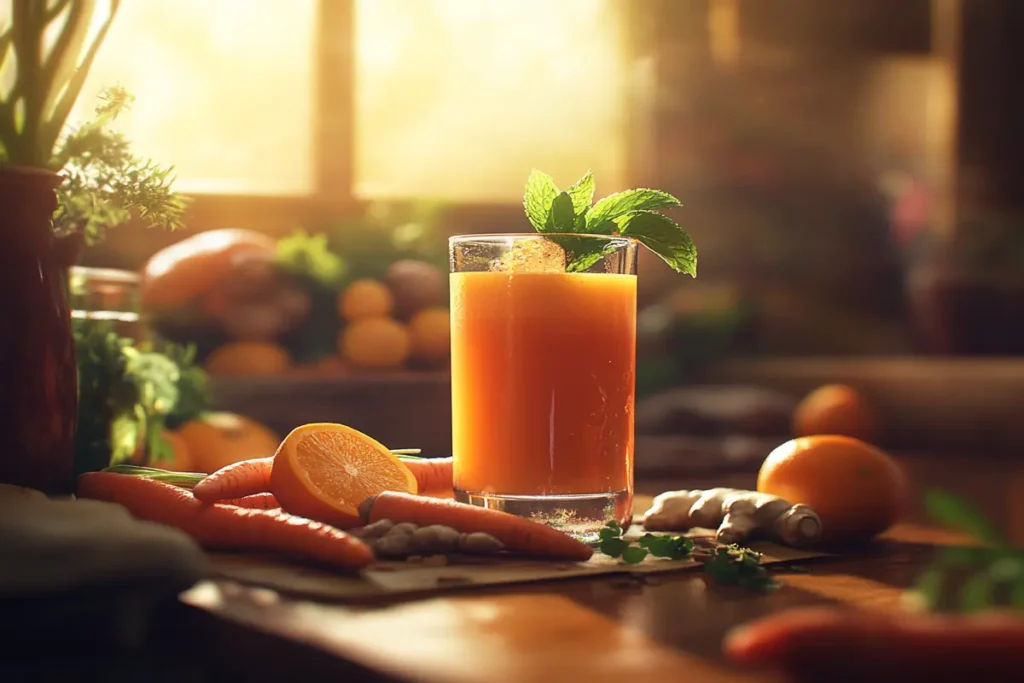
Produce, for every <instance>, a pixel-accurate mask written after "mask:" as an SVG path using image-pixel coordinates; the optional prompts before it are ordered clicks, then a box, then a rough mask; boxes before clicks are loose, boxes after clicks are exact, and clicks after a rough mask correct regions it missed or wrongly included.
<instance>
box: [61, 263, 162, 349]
mask: <svg viewBox="0 0 1024 683" xmlns="http://www.w3.org/2000/svg"><path fill="white" fill-rule="evenodd" d="M68 292H69V308H70V309H71V318H72V319H75V320H106V321H110V322H111V323H113V325H114V329H115V331H116V332H117V333H118V334H119V335H121V336H122V337H128V338H130V339H134V340H135V341H142V340H143V339H144V338H145V337H146V332H145V326H144V325H143V324H142V319H141V315H140V312H141V298H140V292H139V275H138V273H134V272H132V271H128V270H116V269H112V268H83V267H80V266H73V267H72V268H70V269H69V271H68Z"/></svg>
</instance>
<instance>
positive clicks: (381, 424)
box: [211, 372, 452, 457]
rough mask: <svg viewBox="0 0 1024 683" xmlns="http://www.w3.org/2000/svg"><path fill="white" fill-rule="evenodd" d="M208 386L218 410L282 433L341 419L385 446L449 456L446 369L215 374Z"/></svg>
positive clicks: (449, 395) (448, 382) (431, 454)
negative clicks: (342, 373) (352, 373)
mask: <svg viewBox="0 0 1024 683" xmlns="http://www.w3.org/2000/svg"><path fill="white" fill-rule="evenodd" d="M211 389H212V393H213V404H214V408H215V409H216V410H227V411H231V412H234V413H239V414H241V415H245V416H247V417H250V418H252V419H254V420H258V421H259V422H262V423H263V424H265V425H267V426H268V427H270V428H271V429H273V430H274V431H276V432H277V433H278V434H279V435H280V436H282V437H283V436H284V435H285V434H287V433H288V432H289V431H291V430H292V429H294V428H295V427H297V426H299V425H302V424H306V423H309V422H341V423H343V424H346V425H349V426H350V427H354V428H356V429H358V430H359V431H361V432H365V433H366V434H369V435H370V436H372V437H373V438H375V439H377V440H378V441H380V442H381V443H383V444H384V445H385V446H387V447H388V448H421V449H423V455H424V456H428V457H447V456H449V455H451V447H452V405H451V380H450V378H449V375H448V374H447V373H428V372H408V373H406V372H403V373H393V374H384V375H368V376H358V375H357V376H350V377H340V378H339V377H323V378H319V377H312V378H307V377H301V378H300V377H261V378H244V379H225V378H217V379H214V380H213V381H212V382H211Z"/></svg>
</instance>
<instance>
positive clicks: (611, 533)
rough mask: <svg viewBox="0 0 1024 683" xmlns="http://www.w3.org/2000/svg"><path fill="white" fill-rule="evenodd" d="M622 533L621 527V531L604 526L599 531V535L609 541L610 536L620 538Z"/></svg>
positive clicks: (603, 539)
mask: <svg viewBox="0 0 1024 683" xmlns="http://www.w3.org/2000/svg"><path fill="white" fill-rule="evenodd" d="M621 535H622V530H621V529H620V530H619V531H616V530H615V529H609V528H608V527H604V528H603V529H601V530H600V531H598V532H597V537H598V538H600V539H601V540H602V541H607V540H608V539H609V538H618V537H619V536H621Z"/></svg>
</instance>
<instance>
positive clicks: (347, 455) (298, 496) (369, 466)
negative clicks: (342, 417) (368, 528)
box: [270, 423, 417, 528]
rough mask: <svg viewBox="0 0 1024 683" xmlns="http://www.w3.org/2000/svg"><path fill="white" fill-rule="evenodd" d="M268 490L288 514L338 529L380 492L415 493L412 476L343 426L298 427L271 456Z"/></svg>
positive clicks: (380, 447)
mask: <svg viewBox="0 0 1024 683" xmlns="http://www.w3.org/2000/svg"><path fill="white" fill-rule="evenodd" d="M270 488H271V490H272V491H273V493H274V496H275V497H276V498H277V500H278V501H279V502H280V503H281V507H282V508H284V509H285V510H287V511H288V512H290V513H292V514H295V515H299V516H302V517H306V518H308V519H315V520H317V521H319V522H324V523H326V524H331V525H333V526H337V527H340V528H350V527H353V526H358V525H359V523H360V522H359V512H358V507H359V504H360V503H362V502H363V501H364V500H366V499H367V498H369V497H370V496H374V495H376V494H378V493H381V492H382V491H402V492H404V493H416V492H417V487H416V477H415V476H414V475H413V473H412V471H411V470H410V469H409V468H408V467H406V466H405V465H404V464H403V463H402V461H401V460H399V459H398V458H396V457H395V456H394V455H393V454H392V453H391V452H390V451H389V450H388V449H387V448H385V447H384V446H383V445H382V444H380V443H379V442H377V441H376V440H375V439H373V438H371V437H369V436H367V435H366V434H363V433H362V432H360V431H358V430H356V429H352V428H351V427H346V426H345V425H341V424H329V423H316V424H307V425H303V426H301V427H296V428H295V429H294V430H292V432H291V434H289V435H288V436H286V437H285V439H284V441H282V442H281V446H280V447H279V448H278V449H277V455H275V456H274V466H273V469H272V470H271V475H270Z"/></svg>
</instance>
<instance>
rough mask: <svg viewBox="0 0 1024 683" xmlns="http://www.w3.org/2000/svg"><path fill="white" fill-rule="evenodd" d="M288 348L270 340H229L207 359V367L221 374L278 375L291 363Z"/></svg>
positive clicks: (216, 374)
mask: <svg viewBox="0 0 1024 683" xmlns="http://www.w3.org/2000/svg"><path fill="white" fill-rule="evenodd" d="M291 364H292V361H291V357H290V356H289V355H288V350H287V349H285V348H284V347H283V346H280V345H278V344H272V343H269V342H230V343H228V344H224V345H223V346H220V347H218V348H216V349H214V351H213V352H212V353H211V354H210V355H209V357H207V359H206V371H207V372H208V373H210V374H211V375H214V376H219V377H249V376H255V375H279V374H282V373H284V372H285V371H287V370H288V368H289V367H291Z"/></svg>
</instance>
